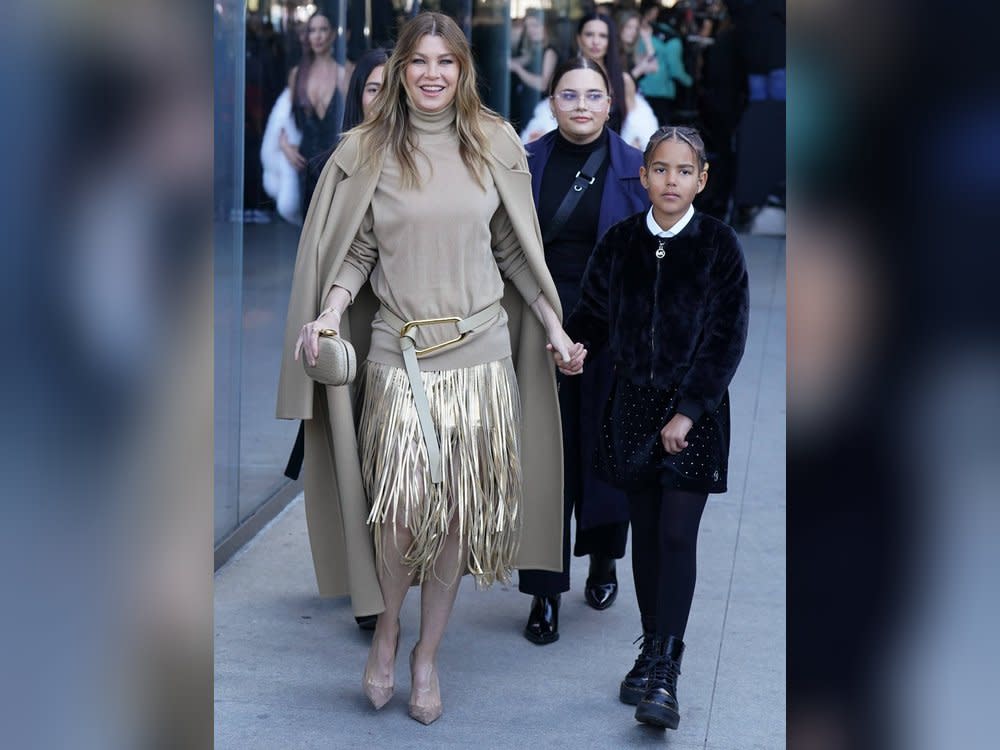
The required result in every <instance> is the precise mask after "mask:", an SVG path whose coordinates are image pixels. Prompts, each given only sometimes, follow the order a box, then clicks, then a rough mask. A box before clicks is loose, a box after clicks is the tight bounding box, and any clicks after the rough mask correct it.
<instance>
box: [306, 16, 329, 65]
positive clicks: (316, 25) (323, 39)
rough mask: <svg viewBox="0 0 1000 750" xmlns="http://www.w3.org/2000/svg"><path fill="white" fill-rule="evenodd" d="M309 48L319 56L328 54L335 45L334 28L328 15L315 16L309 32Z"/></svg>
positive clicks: (310, 22)
mask: <svg viewBox="0 0 1000 750" xmlns="http://www.w3.org/2000/svg"><path fill="white" fill-rule="evenodd" d="M307 38H308V40H309V49H311V50H312V51H313V53H314V54H316V55H317V56H319V55H323V54H327V53H329V51H330V47H332V46H333V29H332V28H331V26H330V19H328V18H327V17H326V16H313V17H312V19H310V21H309V29H308V32H307Z"/></svg>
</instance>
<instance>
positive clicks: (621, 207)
mask: <svg viewBox="0 0 1000 750" xmlns="http://www.w3.org/2000/svg"><path fill="white" fill-rule="evenodd" d="M556 133H557V131H556V130H552V131H551V132H549V133H546V134H545V135H543V136H542V137H541V138H539V139H538V140H535V141H532V142H531V143H529V144H528V145H527V146H526V150H527V152H528V169H529V170H530V171H531V191H532V194H533V195H534V199H535V209H536V210H537V209H538V201H539V194H540V192H541V187H542V175H543V173H544V172H545V165H546V164H548V161H549V157H550V156H551V155H552V149H553V148H554V145H555V140H556ZM608 159H609V163H608V173H607V176H606V177H605V180H604V193H603V194H602V195H601V212H600V216H599V217H598V220H597V236H596V237H594V244H595V246H596V244H597V242H598V240H599V239H600V238H601V237H603V236H604V233H605V232H607V231H608V229H610V228H611V227H612V226H614V225H615V224H617V223H618V222H620V221H621V220H622V219H624V218H626V217H628V216H631V215H633V214H635V213H636V212H637V211H643V210H646V209H648V208H649V197H648V195H647V193H646V189H645V188H644V187H643V186H642V183H641V182H639V167H641V166H642V152H641V151H639V150H638V149H636V148H633V147H632V146H629V145H628V144H627V143H626V142H625V141H623V140H622V139H621V137H619V135H618V134H617V133H615V132H614V131H611V130H609V131H608ZM567 188H568V186H567ZM570 221H572V217H571V218H570ZM581 281H582V279H581ZM571 312H572V310H569V309H566V308H565V306H564V309H563V315H564V317H566V318H568V317H569V315H570V313H571ZM577 377H579V378H580V379H581V382H580V388H581V390H582V398H581V401H582V404H581V413H580V426H581V430H580V444H579V445H568V444H566V442H565V441H564V445H563V450H564V452H566V453H567V461H566V464H567V466H571V465H580V466H581V471H582V476H581V477H580V478H579V485H578V486H580V488H581V489H580V497H578V498H575V501H576V503H575V504H576V519H577V528H585V529H586V528H592V527H594V526H600V525H603V524H608V523H620V522H623V521H627V520H628V502H627V500H626V498H625V495H624V494H623V493H622V492H621V491H620V490H618V489H616V488H614V487H612V486H611V485H609V484H607V483H605V482H604V481H602V480H601V479H600V478H599V477H598V476H597V473H596V472H595V471H594V468H593V454H594V449H595V448H596V445H597V437H598V435H599V434H600V427H601V417H602V415H603V411H604V404H605V403H606V402H607V399H608V395H609V394H610V392H611V358H610V356H609V354H608V352H607V351H603V352H599V351H591V352H589V353H588V355H587V361H586V363H585V365H584V368H583V374H582V375H579V376H577ZM570 451H576V452H577V455H578V456H579V457H580V460H579V462H577V461H571V460H569V452H570ZM574 484H576V482H570V481H567V487H569V486H572V485H574Z"/></svg>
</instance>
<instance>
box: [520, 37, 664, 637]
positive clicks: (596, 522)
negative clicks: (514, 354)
mask: <svg viewBox="0 0 1000 750" xmlns="http://www.w3.org/2000/svg"><path fill="white" fill-rule="evenodd" d="M610 90H611V87H610V86H609V84H608V77H607V74H606V73H605V72H604V69H603V68H602V67H601V66H600V65H599V64H598V63H596V62H595V61H594V60H591V59H589V58H586V57H577V58H575V59H570V60H567V61H566V62H564V63H562V64H561V65H560V66H559V67H558V68H557V69H556V71H555V73H554V74H553V76H552V82H551V84H550V86H549V97H548V101H547V102H546V106H548V107H549V109H550V112H551V114H552V115H553V116H554V117H555V120H556V122H557V124H558V125H557V128H556V129H555V130H553V131H551V132H549V133H548V134H546V135H544V136H542V137H541V138H539V139H538V140H536V141H534V142H532V143H530V144H528V147H527V151H528V168H529V170H530V171H531V186H532V193H533V194H534V198H535V206H536V208H537V210H538V221H539V225H540V226H541V230H542V241H543V244H544V246H545V261H546V264H547V265H548V267H549V271H550V272H551V274H552V278H553V279H554V281H555V283H556V290H557V291H558V293H559V301H560V303H561V304H562V308H563V310H565V311H566V313H567V314H569V312H570V311H571V310H572V309H573V307H574V306H575V305H576V302H577V300H578V299H579V296H580V281H581V279H582V278H583V272H584V269H585V268H586V265H587V261H588V259H589V258H590V254H591V251H592V250H593V249H594V245H596V244H597V240H598V239H599V238H600V237H601V236H602V235H603V234H604V232H605V231H606V230H607V229H608V228H609V227H610V226H612V225H613V224H615V223H617V222H619V221H621V220H622V219H624V218H625V217H626V216H631V215H632V214H634V213H636V212H638V211H642V210H644V209H645V208H646V207H647V206H648V205H649V203H648V198H647V195H646V191H645V190H644V189H643V187H642V185H641V184H640V182H639V168H640V167H641V166H642V153H641V152H640V151H639V150H638V149H635V148H633V147H631V146H629V145H628V144H627V143H625V141H623V140H622V139H621V138H620V137H619V136H618V135H617V134H616V133H615V132H614V131H613V130H611V129H610V128H609V127H608V118H609V116H610V113H611V109H612V107H613V106H614V102H613V99H612V98H611V96H610V95H609V92H610ZM559 379H560V385H559V405H560V410H561V413H562V431H563V465H564V478H563V487H564V489H563V511H564V513H565V516H564V523H563V550H562V553H563V569H562V572H561V573H551V572H547V571H541V570H523V569H522V570H521V571H520V572H519V574H518V588H519V589H520V591H522V592H523V593H526V594H531V595H532V596H533V597H534V598H533V599H532V604H531V612H530V614H529V617H528V624H527V625H526V626H525V629H524V636H525V638H527V639H528V640H529V641H532V642H533V643H537V644H539V645H544V644H547V643H552V642H553V641H555V640H557V639H558V638H559V605H560V595H561V594H562V593H563V592H564V591H568V590H569V588H570V585H569V561H570V556H569V552H570V549H569V548H570V542H569V540H570V533H569V524H570V518H571V517H572V515H573V513H574V510H575V511H576V519H577V525H576V544H575V548H574V552H575V554H576V555H577V556H578V557H579V556H583V555H589V556H590V568H589V575H588V577H587V583H586V586H585V590H584V597H585V599H586V601H587V603H588V604H589V605H590V606H591V607H593V608H594V609H597V610H603V609H607V608H608V607H610V606H611V605H612V604H613V603H614V601H615V597H616V596H617V594H618V579H617V575H616V571H615V560H616V559H620V558H621V557H623V556H624V554H625V542H626V539H627V536H628V504H627V501H626V499H625V495H624V494H623V493H621V492H620V491H619V490H616V489H614V488H613V487H611V486H610V485H608V484H605V483H604V482H602V481H601V480H599V479H598V478H597V476H596V474H595V473H594V469H593V460H592V457H593V453H594V447H595V441H596V438H597V435H598V429H599V427H600V418H601V407H602V406H603V404H604V403H605V401H606V400H607V396H608V392H609V388H610V380H611V367H610V361H609V360H608V358H607V355H606V354H600V353H598V352H590V353H589V354H588V358H587V363H586V366H585V367H584V371H583V375H582V376H580V377H575V378H564V377H563V376H562V375H560V376H559Z"/></svg>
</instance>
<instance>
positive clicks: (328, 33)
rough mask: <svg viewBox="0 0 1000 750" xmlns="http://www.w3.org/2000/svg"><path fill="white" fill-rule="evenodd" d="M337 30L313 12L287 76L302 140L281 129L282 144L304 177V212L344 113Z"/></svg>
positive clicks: (321, 15)
mask: <svg viewBox="0 0 1000 750" xmlns="http://www.w3.org/2000/svg"><path fill="white" fill-rule="evenodd" d="M333 42H334V33H333V27H332V26H331V24H330V19H329V18H327V17H326V16H325V15H323V14H322V13H319V12H317V13H314V14H313V15H312V17H311V18H310V19H309V22H308V24H306V46H305V49H304V50H303V53H302V61H301V62H300V63H299V64H298V65H297V66H296V67H294V68H292V71H291V73H290V74H289V76H288V88H289V90H291V92H292V112H293V114H294V115H295V124H296V125H297V126H298V128H299V130H300V131H302V142H301V143H300V144H299V145H298V146H295V145H293V144H292V143H291V142H290V141H289V140H288V138H287V137H286V136H285V133H284V132H282V133H281V136H280V138H279V144H280V146H281V150H282V152H283V153H284V154H285V157H286V158H287V159H288V161H289V162H290V163H291V164H292V166H293V167H295V169H296V170H298V172H299V174H300V179H301V180H302V213H303V215H305V212H306V209H308V208H309V202H310V201H311V200H312V194H313V190H314V189H315V188H316V181H317V180H318V179H319V173H320V172H321V171H322V170H323V165H324V164H325V163H326V158H325V157H327V156H328V155H329V154H330V152H331V150H332V149H333V147H334V146H335V145H336V144H337V138H338V137H339V136H340V121H341V118H342V117H343V115H344V91H345V90H346V88H347V76H346V75H345V72H344V68H343V66H341V65H340V64H339V63H337V61H336V60H334V59H333V57H332V56H331V55H330V51H331V50H332V49H333Z"/></svg>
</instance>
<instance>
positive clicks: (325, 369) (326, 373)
mask: <svg viewBox="0 0 1000 750" xmlns="http://www.w3.org/2000/svg"><path fill="white" fill-rule="evenodd" d="M302 366H303V368H305V371H306V375H308V376H309V377H310V378H312V379H313V380H315V381H316V382H317V383H323V384H324V385H348V384H349V383H351V382H353V380H354V376H355V375H357V373H358V358H357V355H356V354H355V353H354V347H353V346H351V342H350V341H345V340H344V339H342V338H340V336H339V335H338V334H337V332H336V331H335V330H333V329H332V328H324V329H323V330H322V331H320V332H319V356H318V357H316V364H315V365H310V364H309V362H308V360H307V359H306V357H305V356H304V355H303V357H302Z"/></svg>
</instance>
